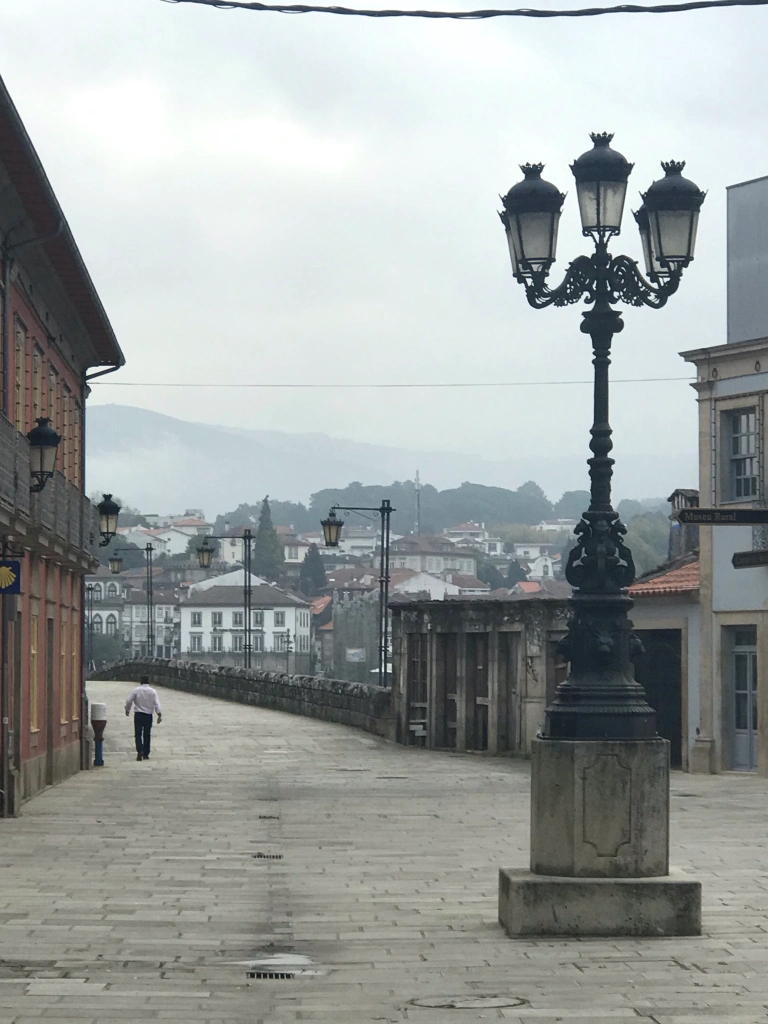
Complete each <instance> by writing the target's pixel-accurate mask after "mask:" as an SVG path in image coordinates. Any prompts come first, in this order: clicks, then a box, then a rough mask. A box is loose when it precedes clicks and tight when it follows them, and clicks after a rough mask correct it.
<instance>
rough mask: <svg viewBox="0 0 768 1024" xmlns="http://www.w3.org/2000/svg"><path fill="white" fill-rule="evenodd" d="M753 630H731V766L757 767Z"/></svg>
mask: <svg viewBox="0 0 768 1024" xmlns="http://www.w3.org/2000/svg"><path fill="white" fill-rule="evenodd" d="M756 633H757V630H756V628H755V627H754V626H747V627H744V628H740V629H735V630H734V634H733V655H732V658H733V669H732V678H733V768H735V769H736V770H737V771H744V772H751V771H755V769H756V768H757V635H756Z"/></svg>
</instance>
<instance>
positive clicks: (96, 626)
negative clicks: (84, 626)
mask: <svg viewBox="0 0 768 1024" xmlns="http://www.w3.org/2000/svg"><path fill="white" fill-rule="evenodd" d="M103 629H104V622H103V621H102V618H101V616H100V615H94V616H93V632H94V633H101V632H102V631H103Z"/></svg>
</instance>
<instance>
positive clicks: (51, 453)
mask: <svg viewBox="0 0 768 1024" xmlns="http://www.w3.org/2000/svg"><path fill="white" fill-rule="evenodd" d="M50 423H51V421H50V420H49V419H48V417H47V416H40V417H39V418H38V420H37V426H36V427H32V429H31V430H30V431H29V433H28V434H27V440H28V441H29V472H30V474H31V476H32V479H33V480H34V481H35V482H34V483H33V484H32V486H31V487H30V488H29V489H30V491H32V493H33V494H37V493H38V492H39V491H42V489H43V488H44V487H45V485H46V484H47V483H48V481H49V480H50V479H51V477H52V476H53V470H54V467H55V465H56V451H57V449H58V447H59V443H60V442H61V435H60V434H57V433H56V431H55V430H54V429H53V427H52V426H51V425H50Z"/></svg>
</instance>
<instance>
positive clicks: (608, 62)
mask: <svg viewBox="0 0 768 1024" xmlns="http://www.w3.org/2000/svg"><path fill="white" fill-rule="evenodd" d="M444 2H445V3H449V4H450V5H451V6H452V7H455V9H467V8H468V7H471V6H472V5H471V3H469V2H466V3H464V2H460V0H444ZM541 3H542V4H546V5H548V6H549V5H551V0H541ZM767 19H768V11H766V10H765V9H763V8H755V9H752V10H738V9H726V10H722V11H717V10H716V11H704V12H695V13H687V14H675V15H663V16H660V15H624V16H608V17H603V18H591V19H580V20H565V19H564V20H552V21H528V20H522V19H497V20H493V21H488V22H465V23H439V22H426V21H416V20H407V21H405V20H400V21H386V20H377V21H373V20H368V19H361V18H341V17H331V16H328V15H306V16H286V15H278V14H267V13H252V12H246V11H218V10H215V9H213V8H207V7H202V6H194V5H186V4H182V5H178V6H174V5H171V4H166V3H163V2H161V0H66V2H63V0H16V2H15V3H11V4H4V5H3V10H2V12H1V13H0V54H1V55H2V65H1V67H0V73H1V74H2V76H3V77H4V79H5V81H6V84H7V85H8V88H9V89H10V91H11V94H12V96H13V98H14V100H15V102H16V105H17V106H18V108H19V111H20V113H21V115H22V117H23V119H24V121H25V124H26V126H27V129H28V131H29V133H30V135H31V137H32V139H33V142H34V144H35V146H36V147H37V149H38V152H39V153H40V155H41V157H42V160H43V163H44V165H45V167H46V169H47V171H48V174H49V177H50V179H51V181H52V183H53V186H54V189H55V190H56V192H57V194H58V196H59V199H60V201H61V203H62V206H63V208H64V211H65V213H66V215H67V218H68V220H69V222H70V225H71V227H72V229H73V232H74V234H75V237H76V239H77V241H78V244H79V245H80V248H81V250H82V252H83V255H84V257H85V260H86V263H87V265H88V267H89V269H90V271H91V274H92V276H93V278H94V281H95V283H96V286H97V288H98V289H99V292H100V294H101V297H102V299H103V301H104V304H105V307H106V309H107V311H108V314H109V316H110V318H111V320H112V323H113V325H114V328H115V330H116V332H117V335H118V338H119V340H120V343H121V345H122V347H123V350H124V352H125V353H126V357H127V365H126V367H125V368H124V369H123V370H122V371H120V373H119V374H116V375H115V376H114V377H113V378H107V380H112V381H115V382H117V381H138V382H147V381H161V382H173V381H177V382H189V383H204V382H217V383H223V384H227V383H238V382H254V383H259V382H265V383H302V382H306V383H348V384H366V383H371V382H387V383H422V382H448V383H450V382H462V383H472V382H478V383H479V382H489V381H497V380H498V381H521V382H525V381H528V382H530V381H564V380H565V381H569V380H585V379H587V378H588V377H589V375H590V373H591V364H590V353H589V349H588V341H587V339H585V337H584V336H583V335H581V334H580V333H579V330H578V328H579V322H580V311H579V307H569V308H568V309H565V310H552V309H549V310H545V311H535V310H532V309H530V308H529V307H528V305H527V303H526V301H525V298H524V293H523V290H522V288H521V287H520V286H519V285H517V284H516V283H515V282H514V280H513V278H512V276H511V272H510V267H509V260H508V255H507V249H506V242H505V239H504V235H503V230H502V228H501V225H500V223H499V220H498V217H497V215H496V210H497V208H498V206H499V203H498V198H497V196H498V193H499V192H505V191H507V189H509V187H510V186H511V185H512V184H513V183H514V182H515V181H516V180H517V179H518V178H519V177H520V174H519V171H518V169H517V165H518V164H519V163H521V162H524V161H526V160H542V161H544V162H545V163H546V165H547V166H546V170H545V177H547V178H548V179H549V180H551V181H553V182H555V184H557V185H558V186H559V187H560V188H561V189H562V190H563V191H567V192H568V193H569V195H568V198H567V200H566V205H565V212H564V215H563V221H562V228H561V235H560V245H559V259H558V263H557V264H556V267H555V271H554V273H553V278H557V279H559V274H560V273H562V270H563V268H564V267H565V265H566V264H567V262H568V260H569V259H570V258H573V257H574V256H575V255H577V254H578V253H579V252H581V251H582V250H583V249H584V246H585V245H586V240H584V239H582V238H581V236H580V232H579V230H578V228H577V212H576V208H575V207H576V203H575V193H574V187H573V178H572V175H571V173H570V170H569V164H570V163H571V162H572V161H573V159H574V158H575V157H577V156H578V155H579V154H580V153H581V152H583V151H584V150H585V149H587V148H589V146H590V143H589V139H588V133H589V132H590V131H604V130H609V131H614V132H615V133H616V139H615V143H614V145H615V147H616V148H617V149H619V150H620V151H621V152H622V153H624V154H625V156H627V158H628V159H630V160H632V161H634V162H635V169H634V171H633V174H632V176H631V178H630V197H631V206H632V208H636V207H637V205H638V200H637V199H636V196H637V192H638V191H639V190H641V189H642V190H643V191H644V190H645V189H646V188H647V186H648V185H649V184H650V182H651V181H652V180H653V179H654V178H657V177H659V176H660V174H661V171H660V169H659V161H660V160H668V159H685V160H687V161H688V163H687V170H686V174H689V175H690V177H691V178H693V179H694V180H695V181H696V182H697V183H698V184H699V185H700V187H702V188H703V189H706V190H708V197H707V200H706V202H705V204H704V207H703V211H702V217H701V222H700V230H699V245H698V253H697V258H696V262H695V264H694V265H693V266H692V267H691V268H690V269H689V270H688V271H687V272H686V274H685V277H684V280H683V283H682V286H681V289H680V291H679V293H678V294H677V295H676V296H675V297H674V298H673V299H672V300H671V301H670V303H669V304H668V306H667V307H665V308H664V309H663V310H661V311H654V310H649V309H641V310H636V309H633V308H629V307H625V314H626V316H625V319H626V328H625V330H624V333H623V334H622V335H621V337H620V338H618V339H617V342H616V353H615V361H614V367H613V371H612V372H613V374H614V376H615V377H616V378H627V377H633V378H636V377H682V376H685V375H686V374H688V373H690V369H691V368H690V367H689V366H688V365H687V364H685V363H683V361H682V360H681V359H680V358H679V356H678V354H677V353H678V352H679V351H680V350H682V349H686V348H692V347H696V346H700V345H716V344H721V343H723V342H724V341H725V250H724V241H725V187H726V186H727V185H729V184H732V183H735V182H738V181H743V180H746V179H749V178H754V177H758V176H761V175H763V174H766V173H768V133H767V132H765V131H764V126H765V110H764V97H765V92H766V81H765V79H766V61H765V51H764V40H765V27H766V20H767ZM625 228H626V232H625V235H624V236H622V237H621V239H620V240H619V241H618V243H617V244H616V245H615V246H614V251H619V247H620V248H621V250H622V251H625V252H627V253H628V254H629V255H631V256H633V257H635V258H638V259H639V258H640V245H639V239H638V237H637V233H636V231H635V228H634V221H633V220H632V219H631V216H630V215H629V211H627V214H626V216H625ZM613 396H614V400H613V412H612V421H613V426H614V431H615V441H616V454H617V456H618V458H619V459H620V460H621V466H622V470H623V476H624V478H625V479H627V476H628V474H629V473H630V472H631V471H629V470H628V467H629V466H630V465H631V459H632V455H633V454H634V453H640V452H644V453H645V454H646V456H647V453H648V451H649V450H651V451H652V450H654V449H656V450H658V451H659V453H660V454H664V455H665V456H667V455H670V454H671V455H674V456H680V457H681V458H683V459H685V458H686V456H687V457H688V460H689V461H688V465H689V466H690V475H689V477H688V479H685V480H669V479H666V478H664V477H663V476H661V477H660V479H659V480H658V482H656V481H653V480H644V481H642V485H640V484H638V487H639V488H640V487H641V489H642V490H643V492H644V493H661V492H662V491H663V490H664V489H665V488H670V489H671V487H673V486H675V485H677V484H681V485H688V486H691V485H695V483H696V481H695V475H694V474H695V468H694V467H695V446H696V406H695V401H694V393H693V391H692V390H691V389H690V388H689V387H688V385H687V384H686V383H685V382H683V381H677V382H674V381H672V382H665V383H653V384H649V383H643V384H616V386H615V388H614V391H613ZM91 401H92V402H94V403H107V402H120V403H124V404H132V405H138V406H142V407H144V408H147V409H154V410H157V411H161V412H165V413H168V414H170V415H174V416H179V417H183V418H189V419H196V420H201V421H204V422H208V423H218V424H224V425H237V424H242V425H243V426H247V427H252V428H270V429H277V430H286V431H291V432H302V431H325V432H328V433H331V434H335V435H337V436H340V437H348V438H353V439H357V440H363V441H368V442H374V443H379V444H390V445H395V446H403V447H408V448H434V449H445V450H452V451H461V452H477V453H482V454H483V455H484V456H485V457H486V458H490V459H503V458H505V457H507V456H509V455H511V454H514V453H515V451H525V452H526V454H528V455H530V454H535V455H536V454H540V455H541V456H542V458H547V457H550V456H552V455H554V454H558V455H562V454H565V455H572V456H573V457H574V459H584V458H586V456H587V455H588V451H587V448H586V446H587V441H588V436H587V431H588V428H589V418H590V417H589V414H590V403H591V394H590V389H589V387H588V386H584V385H575V386H563V385H557V386H554V385H553V386H551V387H540V386H529V387H514V388H495V389H487V388H483V389H480V388H461V389H451V390H409V391H372V390H369V389H366V388H361V389H359V390H343V391H331V390H329V391H325V390H323V391H303V390H302V391H284V390H271V391H265V390H244V389H243V390H204V389H183V388H159V387H153V388H149V387H130V388H129V387H116V386H111V385H110V386H108V385H106V384H104V385H101V386H98V387H95V389H94V395H93V398H92V399H91ZM521 482H522V481H517V480H510V486H517V485H518V484H519V483H521ZM585 482H586V477H585ZM569 483H570V482H569ZM624 490H626V488H624Z"/></svg>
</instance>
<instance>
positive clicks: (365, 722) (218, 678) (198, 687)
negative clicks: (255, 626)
mask: <svg viewBox="0 0 768 1024" xmlns="http://www.w3.org/2000/svg"><path fill="white" fill-rule="evenodd" d="M143 675H146V676H148V677H149V682H150V684H151V685H153V686H166V687H168V688H169V689H172V690H184V691H185V692H186V693H197V694H201V695H202V696H205V697H217V698H219V699H220V700H228V701H233V702H235V703H238V704H252V705H256V706H257V707H263V708H270V709H272V710H273V711H287V712H289V713H290V714H294V715H305V716H307V717H309V718H321V719H323V720H324V721H326V722H337V723H339V724H340V725H351V726H354V727H355V728H357V729H363V730H365V731H366V732H370V733H373V734H374V735H376V736H383V737H385V738H386V739H389V740H395V739H396V716H395V714H394V711H393V708H392V694H391V691H390V690H388V689H385V688H383V687H381V686H374V685H373V684H372V683H348V682H344V681H343V680H340V679H321V678H318V677H316V676H304V675H286V674H285V673H282V672H260V671H255V670H253V669H251V670H246V669H243V668H230V667H228V666H216V667H214V666H208V665H200V664H196V663H195V662H184V661H166V660H161V659H159V658H157V659H141V660H132V661H121V662H117V663H116V664H114V665H110V666H108V667H107V668H105V669H103V670H101V671H99V672H94V673H92V674H91V676H90V678H91V679H118V680H125V681H126V682H138V681H139V678H140V676H143Z"/></svg>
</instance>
